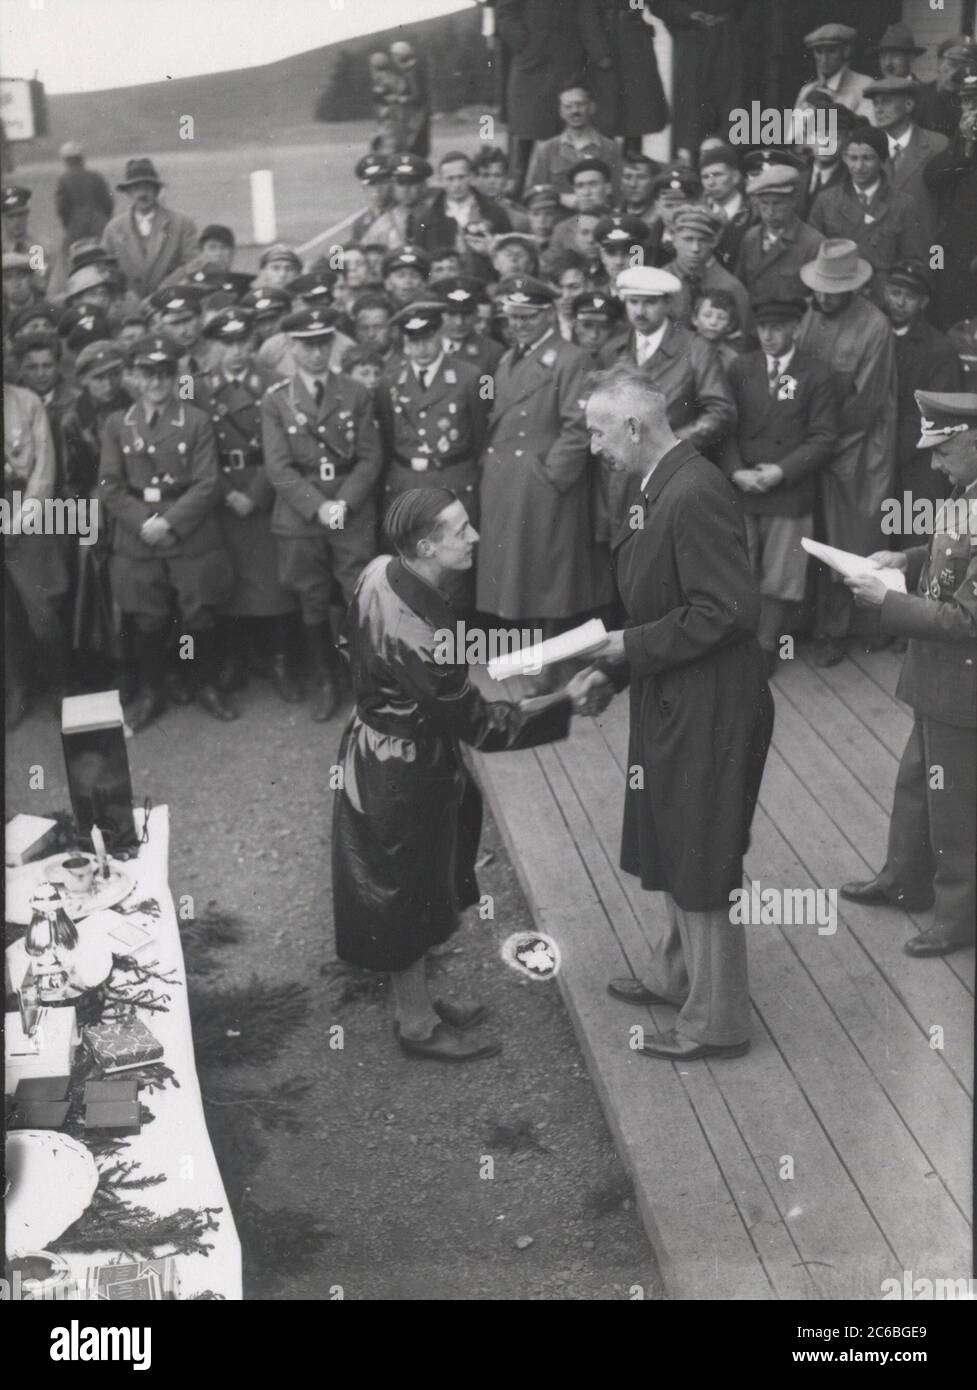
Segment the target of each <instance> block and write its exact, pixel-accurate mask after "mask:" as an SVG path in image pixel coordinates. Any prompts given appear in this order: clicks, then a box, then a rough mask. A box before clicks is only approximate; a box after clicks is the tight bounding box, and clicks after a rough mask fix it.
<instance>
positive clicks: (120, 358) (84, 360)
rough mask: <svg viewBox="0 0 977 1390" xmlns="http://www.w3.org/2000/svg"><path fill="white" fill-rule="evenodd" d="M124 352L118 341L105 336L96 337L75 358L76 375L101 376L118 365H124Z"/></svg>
mask: <svg viewBox="0 0 977 1390" xmlns="http://www.w3.org/2000/svg"><path fill="white" fill-rule="evenodd" d="M125 356H126V355H125V352H124V351H123V349H122V348H120V347H119V345H118V343H113V342H111V341H109V340H108V339H106V338H96V340H95V342H94V343H88V344H87V346H86V347H83V348H82V350H81V352H79V354H78V356H77V357H76V358H75V375H76V376H103V375H104V374H105V373H106V372H111V371H114V370H116V369H117V368H119V367H123V366H125Z"/></svg>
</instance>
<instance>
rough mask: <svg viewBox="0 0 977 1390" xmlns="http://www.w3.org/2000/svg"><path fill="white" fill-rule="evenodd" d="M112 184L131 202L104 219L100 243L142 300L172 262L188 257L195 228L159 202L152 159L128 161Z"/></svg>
mask: <svg viewBox="0 0 977 1390" xmlns="http://www.w3.org/2000/svg"><path fill="white" fill-rule="evenodd" d="M116 187H117V188H118V190H119V192H120V193H125V194H127V195H128V197H129V200H130V203H131V206H130V208H129V210H128V211H127V212H123V213H120V214H119V216H117V217H113V218H112V220H111V222H109V223H108V225H107V226H106V228H105V230H104V232H103V233H102V245H103V246H104V248H105V250H106V251H108V252H109V253H110V254H111V255H113V256H115V257H116V259H117V260H118V265H119V269H120V271H121V272H122V274H123V275H124V276H125V278H126V283H127V285H128V286H129V288H130V289H131V290H133V291H134V292H135V293H136V294H137V295H138V296H139V297H140V299H145V298H146V297H147V296H148V295H150V294H152V292H153V290H155V289H158V288H159V286H160V285H161V284H162V283H163V281H164V280H165V279H166V278H167V276H168V275H170V274H171V273H172V272H173V271H174V270H176V268H177V266H181V265H186V264H187V262H188V261H190V260H192V259H193V256H194V255H195V253H196V250H197V229H196V227H195V226H194V223H193V220H192V219H191V218H189V217H187V216H186V214H185V213H182V212H174V211H173V210H172V209H171V208H168V207H165V206H164V205H163V204H162V203H161V202H160V201H159V195H160V192H161V190H162V188H163V180H162V179H161V178H160V176H159V174H157V172H156V166H155V165H154V164H153V161H152V160H151V159H147V158H146V157H145V156H140V157H138V158H136V159H130V160H129V161H128V162H127V164H126V174H125V178H124V179H123V180H122V182H121V183H118V184H116Z"/></svg>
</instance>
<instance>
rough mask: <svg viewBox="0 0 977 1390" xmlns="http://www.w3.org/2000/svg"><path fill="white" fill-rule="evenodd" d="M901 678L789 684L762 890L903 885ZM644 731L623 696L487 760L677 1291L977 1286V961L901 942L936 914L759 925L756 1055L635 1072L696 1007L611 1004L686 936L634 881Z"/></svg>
mask: <svg viewBox="0 0 977 1390" xmlns="http://www.w3.org/2000/svg"><path fill="white" fill-rule="evenodd" d="M900 663H901V658H900V657H897V656H895V655H894V654H892V653H890V652H881V653H876V654H874V655H872V656H861V655H860V656H858V657H857V658H856V659H855V660H847V661H845V662H843V663H842V664H841V665H840V666H837V667H834V668H833V669H831V670H826V671H817V670H815V669H814V668H813V667H811V666H809V665H808V664H807V663H806V662H805V661H803V659H801V658H798V659H797V660H796V661H795V662H791V663H785V665H784V667H783V669H782V670H781V671H780V672H779V673H778V676H777V679H776V681H775V683H774V689H775V694H776V703H777V720H776V728H775V733H774V741H773V747H772V748H771V751H770V756H769V759H768V762H767V768H766V774H765V778H764V783H763V788H762V792H761V797H760V806H759V809H758V811H757V815H756V818H755V820H754V825H753V842H752V846H751V850H750V854H749V856H748V858H747V862H746V881H747V884H748V883H749V882H750V881H751V880H755V881H757V882H758V883H759V884H760V886H761V888H763V887H767V886H778V887H782V888H783V887H791V888H805V887H823V888H825V887H837V886H838V885H840V884H842V883H844V882H845V881H846V880H848V879H852V878H859V877H869V876H870V875H871V873H872V872H873V871H874V870H875V869H877V868H878V867H879V866H881V864H882V863H883V861H884V857H885V842H886V830H887V825H888V817H889V810H890V807H891V802H892V791H893V786H894V782H895V775H896V768H897V764H898V758H899V755H900V753H901V751H902V748H903V745H904V743H905V740H906V736H907V733H908V730H909V727H910V718H909V714H908V711H907V710H906V708H905V706H903V705H900V704H899V703H898V702H897V701H896V700H895V698H894V694H893V692H894V690H895V683H896V679H897V676H898V671H899V666H900ZM496 689H497V688H496ZM505 693H506V694H507V695H510V696H511V691H508V690H507V691H505ZM627 723H628V716H627V699H626V696H619V697H618V698H617V699H615V701H614V702H613V704H612V705H611V706H610V708H609V709H608V711H607V713H606V714H605V715H604V716H603V717H602V718H601V719H600V720H599V721H596V720H589V719H581V720H576V721H574V732H573V734H572V736H571V738H570V739H569V740H568V741H567V742H566V743H563V744H558V745H553V746H551V747H547V748H543V749H540V750H539V751H538V752H534V753H506V754H495V755H492V756H490V757H484V756H477V758H476V762H477V768H478V775H479V777H480V779H481V782H482V785H483V787H484V788H485V790H486V793H487V796H488V798H489V801H490V804H491V806H492V809H493V811H494V814H495V816H496V818H497V820H498V822H499V825H500V827H501V830H502V833H503V835H504V837H505V841H506V844H507V846H508V849H509V852H510V854H511V856H512V861H513V864H514V865H515V868H516V871H517V873H518V875H519V878H520V881H521V883H522V886H523V889H524V891H525V894H526V897H527V899H528V901H529V904H530V906H531V909H532V911H533V914H534V917H535V920H536V923H537V925H538V926H539V927H540V929H541V930H544V931H546V932H549V933H550V934H551V935H552V936H554V937H555V938H556V939H557V941H558V942H559V943H560V947H561V950H562V956H563V967H562V970H561V975H560V985H561V988H562V991H563V995H564V998H565V1000H566V1004H567V1007H568V1009H569V1011H570V1015H571V1017H572V1019H573V1023H574V1027H575V1029H576V1032H577V1035H578V1038H579V1041H580V1044H581V1047H582V1048H583V1051H584V1054H585V1056H586V1059H587V1064H588V1066H589V1068H590V1073H591V1076H592V1078H593V1081H594V1084H595V1085H596V1087H597V1089H598V1093H599V1095H600V1097H601V1100H602V1103H603V1105H604V1109H605V1113H606V1115H607V1120H608V1123H609V1125H610V1127H611V1130H612V1133H613V1134H614V1137H615V1140H616V1142H617V1145H618V1148H619V1150H620V1152H621V1156H622V1158H623V1160H624V1162H625V1164H626V1165H627V1167H628V1169H629V1170H630V1172H631V1174H632V1176H633V1178H634V1182H635V1189H636V1193H637V1197H638V1201H639V1205H640V1209H641V1211H642V1214H643V1217H644V1221H645V1224H646V1227H647V1230H648V1235H649V1237H650V1239H651V1242H652V1244H653V1246H654V1248H655V1251H656V1253H657V1255H658V1258H659V1260H660V1262H661V1268H662V1272H663V1275H664V1278H665V1280H666V1286H667V1288H668V1291H669V1293H670V1295H671V1296H672V1297H675V1298H724V1299H725V1298H745V1299H777V1298H784V1299H834V1298H841V1297H846V1298H859V1299H878V1298H880V1297H881V1296H882V1288H881V1285H882V1280H883V1279H887V1278H895V1279H897V1280H899V1281H900V1285H901V1282H902V1279H903V1271H904V1270H911V1271H912V1272H913V1277H915V1278H919V1277H927V1278H930V1279H936V1278H945V1279H948V1278H954V1279H958V1278H963V1277H967V1276H969V1274H970V1272H971V1260H972V1239H971V1229H970V1218H971V1185H972V1157H971V1141H972V1094H973V1086H972V1059H973V1043H972V1038H973V1002H974V1001H973V972H974V958H973V951H972V950H971V951H965V952H960V953H958V954H956V955H953V956H950V957H948V958H945V959H935V960H925V961H919V960H912V959H911V958H910V957H908V956H906V955H905V954H904V953H903V951H902V944H903V942H904V941H905V939H906V938H907V937H908V936H910V935H912V934H914V932H916V931H917V930H919V927H920V926H921V925H926V924H927V922H928V920H929V915H924V916H921V917H920V918H919V919H913V918H910V917H907V916H906V915H904V914H903V913H901V912H899V911H897V910H895V909H891V910H890V909H883V908H873V909H868V908H859V907H858V906H856V905H854V904H851V903H846V902H845V901H844V900H843V899H841V898H839V899H838V903H837V906H838V920H837V931H836V932H835V934H834V935H827V934H825V935H820V934H818V931H817V928H816V927H814V926H784V927H763V926H751V927H748V928H747V937H748V941H749V951H750V981H751V995H752V1000H753V1029H754V1040H753V1047H752V1050H751V1051H750V1053H749V1054H748V1055H747V1056H746V1057H744V1058H739V1059H736V1060H727V1061H718V1062H694V1063H689V1064H685V1065H684V1066H681V1067H679V1066H676V1065H674V1064H672V1063H668V1062H661V1061H654V1060H650V1059H648V1058H646V1057H643V1056H641V1055H639V1054H637V1053H635V1052H634V1051H632V1050H631V1049H630V1048H629V1045H628V1041H629V1029H630V1028H631V1026H632V1025H634V1024H636V1023H638V1024H643V1025H645V1026H646V1027H647V1026H648V1025H649V1024H652V1026H664V1027H668V1026H669V1024H670V1022H671V1020H673V1019H674V1012H673V1011H671V1010H668V1009H640V1008H631V1007H629V1006H627V1005H625V1004H620V1003H617V1002H615V1001H614V1000H613V999H611V998H610V997H609V996H608V995H607V993H606V991H605V985H606V981H607V980H608V978H610V977H611V976H613V975H622V974H629V973H632V972H633V973H635V974H639V975H640V974H641V972H642V967H643V964H644V963H645V962H646V961H647V957H648V944H647V943H648V942H651V941H654V939H655V937H656V934H657V933H658V932H659V931H660V930H661V925H660V924H661V922H662V920H663V911H662V899H661V897H660V895H658V894H651V893H644V892H642V890H641V888H640V886H639V885H638V883H637V880H636V879H633V878H631V877H629V876H628V875H625V874H622V873H621V872H620V871H619V870H618V868H617V863H618V851H619V845H620V832H621V813H622V805H623V796H624V785H625V766H626V760H627V733H628V730H627ZM934 1029H942V1047H939V1046H933V1045H931V1041H932V1039H933V1038H934V1037H936V1035H935V1034H934V1032H933V1030H934ZM788 1158H789V1159H790V1160H792V1169H793V1178H786V1177H784V1176H782V1175H783V1174H784V1173H786V1172H787V1171H788V1169H789V1167H790V1166H791V1165H790V1164H789V1163H788Z"/></svg>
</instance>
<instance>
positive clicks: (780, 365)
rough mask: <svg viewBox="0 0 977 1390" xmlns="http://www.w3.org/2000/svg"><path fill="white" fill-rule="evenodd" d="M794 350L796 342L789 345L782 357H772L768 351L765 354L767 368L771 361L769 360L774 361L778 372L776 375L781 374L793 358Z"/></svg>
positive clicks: (795, 349)
mask: <svg viewBox="0 0 977 1390" xmlns="http://www.w3.org/2000/svg"><path fill="white" fill-rule="evenodd" d="M796 351H797V344H796V343H792V344H791V346H790V347H789V348H788V350H787V351H786V352H785V353H784V354H783V356H782V357H772V356H771V355H770V354H769V353H767V354H766V358H767V367H768V369H769V367H770V363H771V362H775V363H776V364H777V373H778V375H782V374H783V373H784V372H786V370H787V368H788V367H789V366H790V364H791V362H792V360H793V357H794V353H795V352H796Z"/></svg>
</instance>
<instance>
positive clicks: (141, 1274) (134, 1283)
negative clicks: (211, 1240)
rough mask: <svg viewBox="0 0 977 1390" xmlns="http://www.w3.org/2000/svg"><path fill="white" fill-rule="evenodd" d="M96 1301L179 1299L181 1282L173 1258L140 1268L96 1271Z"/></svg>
mask: <svg viewBox="0 0 977 1390" xmlns="http://www.w3.org/2000/svg"><path fill="white" fill-rule="evenodd" d="M94 1282H95V1285H96V1287H95V1289H94V1290H93V1296H94V1297H95V1298H107V1299H110V1300H126V1301H135V1300H145V1299H152V1300H158V1299H166V1298H170V1299H178V1298H179V1297H180V1281H179V1278H178V1276H177V1272H176V1261H175V1260H174V1258H173V1256H172V1255H165V1256H164V1257H163V1258H162V1259H160V1260H142V1261H140V1262H139V1263H138V1264H117V1265H102V1266H101V1268H100V1269H98V1270H97V1271H96V1279H95V1281H94Z"/></svg>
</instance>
